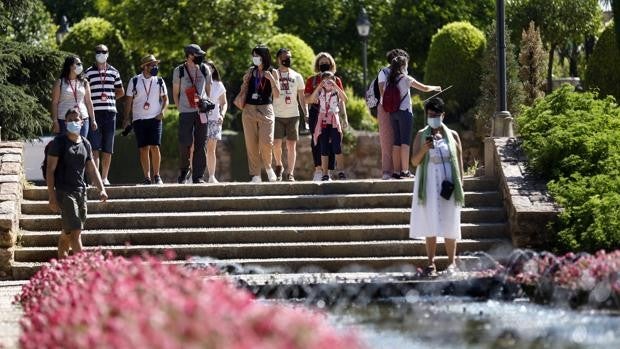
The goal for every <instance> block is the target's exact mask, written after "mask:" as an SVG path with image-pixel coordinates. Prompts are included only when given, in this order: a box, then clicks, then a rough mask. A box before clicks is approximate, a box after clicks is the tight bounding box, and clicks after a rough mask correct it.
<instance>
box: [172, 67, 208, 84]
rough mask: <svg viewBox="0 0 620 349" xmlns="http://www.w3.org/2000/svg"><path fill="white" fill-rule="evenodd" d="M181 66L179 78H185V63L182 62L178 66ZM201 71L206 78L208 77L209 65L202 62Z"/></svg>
mask: <svg viewBox="0 0 620 349" xmlns="http://www.w3.org/2000/svg"><path fill="white" fill-rule="evenodd" d="M178 68H179V80H181V79H183V77H184V76H185V69H186V68H185V63H183V64H181V65H179V66H178ZM200 72H201V73H202V76H204V78H205V79H206V78H207V65H206V64H204V63H201V64H200Z"/></svg>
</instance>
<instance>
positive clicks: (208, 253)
mask: <svg viewBox="0 0 620 349" xmlns="http://www.w3.org/2000/svg"><path fill="white" fill-rule="evenodd" d="M505 244H509V241H508V240H506V239H482V240H468V239H463V240H461V241H459V243H458V250H459V252H461V253H462V252H467V251H470V252H473V251H488V250H490V249H492V248H495V247H499V246H502V245H505ZM438 245H439V246H438V249H439V250H441V251H443V243H438ZM97 248H99V247H88V248H86V250H89V249H91V250H93V249H97ZM101 249H102V250H105V251H111V252H112V253H114V254H116V255H124V256H135V255H141V254H142V253H144V252H148V253H149V254H151V255H158V254H163V253H164V252H165V251H167V250H172V251H174V252H175V253H176V256H177V259H186V258H189V257H192V256H202V257H211V258H216V259H241V258H243V259H247V258H250V259H262V258H354V257H355V258H358V257H398V256H424V255H425V253H426V250H425V244H424V241H423V240H393V241H365V242H357V241H353V242H302V243H297V242H292V243H258V244H256V243H255V244H188V245H180V244H179V245H173V244H167V245H142V246H102V247H101ZM56 257H57V247H21V248H16V249H15V261H18V262H46V261H49V260H50V259H52V258H56Z"/></svg>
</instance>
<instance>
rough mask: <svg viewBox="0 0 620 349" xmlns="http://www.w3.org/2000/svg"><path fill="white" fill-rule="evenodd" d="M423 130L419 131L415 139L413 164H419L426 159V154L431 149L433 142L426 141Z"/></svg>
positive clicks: (412, 154) (412, 155) (412, 153)
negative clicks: (423, 137)
mask: <svg viewBox="0 0 620 349" xmlns="http://www.w3.org/2000/svg"><path fill="white" fill-rule="evenodd" d="M422 136H423V132H422V130H420V131H418V133H417V134H416V136H415V139H414V141H413V147H412V151H411V163H412V164H413V166H416V167H417V166H419V165H420V163H421V162H422V160H424V156H425V155H426V153H428V151H429V149H431V147H432V144H433V142H432V141H426V140H423V139H422Z"/></svg>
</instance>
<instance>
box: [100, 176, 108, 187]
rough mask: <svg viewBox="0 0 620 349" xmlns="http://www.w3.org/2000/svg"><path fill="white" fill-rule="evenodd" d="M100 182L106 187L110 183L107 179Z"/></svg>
mask: <svg viewBox="0 0 620 349" xmlns="http://www.w3.org/2000/svg"><path fill="white" fill-rule="evenodd" d="M101 182H103V185H105V186H106V187H107V186H108V185H110V181H109V180H108V179H107V178H104V179H102V180H101Z"/></svg>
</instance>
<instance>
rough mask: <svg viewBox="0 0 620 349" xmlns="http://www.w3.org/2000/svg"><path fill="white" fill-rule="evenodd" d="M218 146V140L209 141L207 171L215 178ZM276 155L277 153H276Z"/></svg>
mask: <svg viewBox="0 0 620 349" xmlns="http://www.w3.org/2000/svg"><path fill="white" fill-rule="evenodd" d="M216 146H217V139H209V140H208V141H207V171H208V172H209V177H211V176H215V162H216V158H215V147H216ZM274 155H275V151H274Z"/></svg>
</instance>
